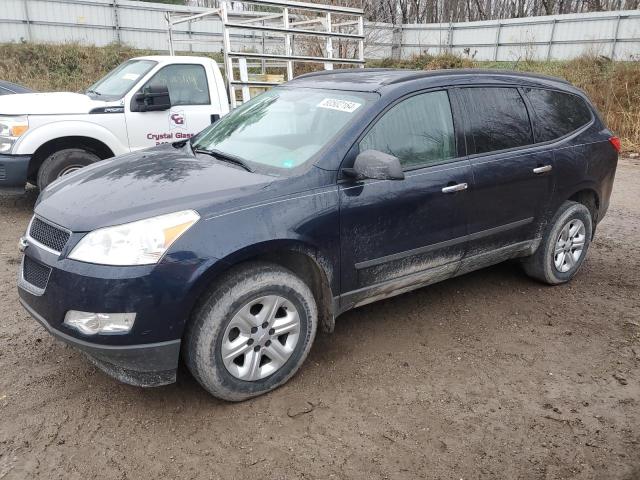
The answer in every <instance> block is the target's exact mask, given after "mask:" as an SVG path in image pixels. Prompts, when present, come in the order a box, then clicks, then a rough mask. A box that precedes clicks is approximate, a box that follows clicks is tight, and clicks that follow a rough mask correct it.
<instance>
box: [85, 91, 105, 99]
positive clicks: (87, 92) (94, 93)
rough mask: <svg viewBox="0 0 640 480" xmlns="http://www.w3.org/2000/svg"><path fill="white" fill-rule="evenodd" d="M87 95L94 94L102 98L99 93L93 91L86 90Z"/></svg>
mask: <svg viewBox="0 0 640 480" xmlns="http://www.w3.org/2000/svg"><path fill="white" fill-rule="evenodd" d="M87 93H94V94H96V95H97V96H99V97H101V96H102V94H101V93H100V92H96V91H95V90H87Z"/></svg>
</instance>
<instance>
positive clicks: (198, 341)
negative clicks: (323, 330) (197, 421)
mask: <svg viewBox="0 0 640 480" xmlns="http://www.w3.org/2000/svg"><path fill="white" fill-rule="evenodd" d="M317 323H318V312H317V306H316V303H315V299H314V297H313V294H312V293H311V290H310V289H309V287H308V286H307V285H306V284H305V283H304V282H303V281H302V280H301V279H300V278H298V277H297V276H296V275H295V274H293V272H291V271H289V270H287V269H285V268H282V267H280V266H278V265H274V264H269V263H262V262H260V263H252V264H248V265H245V266H242V267H240V268H238V269H235V270H233V271H231V272H230V273H228V274H226V275H225V276H224V278H222V279H221V281H220V283H218V284H217V285H216V286H215V287H214V288H213V289H212V290H211V291H210V292H209V294H208V295H207V296H206V297H205V300H204V301H203V302H202V303H201V304H200V305H199V306H198V307H197V308H196V310H195V312H194V314H193V317H192V318H191V322H190V324H189V326H188V329H187V333H186V342H185V352H184V356H185V360H186V364H187V366H188V368H189V370H190V371H191V373H192V374H193V376H194V377H195V378H196V380H198V382H199V383H200V384H201V385H202V386H203V387H204V388H205V389H206V390H207V391H209V393H211V394H212V395H213V396H215V397H218V398H221V399H223V400H229V401H234V402H235V401H242V400H246V399H248V398H251V397H255V396H257V395H261V394H263V393H266V392H269V391H271V390H274V389H276V388H278V387H279V386H281V385H282V384H284V383H285V382H287V381H288V380H289V379H290V378H291V377H292V376H293V375H294V374H295V373H296V371H297V370H298V369H299V368H300V366H301V365H302V363H303V362H304V360H305V358H306V357H307V355H308V353H309V350H310V349H311V345H312V343H313V340H314V338H315V335H316V329H317Z"/></svg>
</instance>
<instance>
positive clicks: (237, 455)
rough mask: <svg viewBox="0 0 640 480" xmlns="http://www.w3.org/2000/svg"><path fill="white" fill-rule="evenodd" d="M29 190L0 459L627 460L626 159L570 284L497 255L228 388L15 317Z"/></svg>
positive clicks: (501, 470) (220, 465)
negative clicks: (545, 279)
mask: <svg viewBox="0 0 640 480" xmlns="http://www.w3.org/2000/svg"><path fill="white" fill-rule="evenodd" d="M34 200H35V196H34V195H33V194H32V195H29V196H27V197H25V198H21V199H18V200H16V199H7V198H4V199H0V479H29V478H46V479H58V478H60V479H65V480H66V479H91V478H101V479H102V478H104V479H144V478H152V479H173V478H181V479H192V478H204V479H207V478H211V479H225V480H226V479H236V478H237V479H245V478H258V479H259V478H269V479H279V478H307V479H315V478H317V479H325V478H337V479H340V478H363V479H368V480H371V479H378V478H392V479H409V478H429V479H454V480H458V479H464V480H468V479H559V478H563V479H564V478H571V479H603V480H615V479H624V480H637V479H640V370H639V368H638V367H639V366H640V160H637V159H636V160H622V161H621V162H620V165H619V168H618V174H617V179H616V184H615V188H614V194H613V199H612V204H611V208H610V211H609V214H608V216H607V217H606V218H605V220H604V221H603V223H601V224H600V226H599V228H598V232H597V235H596V241H595V243H593V244H592V246H591V250H590V252H589V256H588V258H587V260H586V263H585V265H584V267H583V270H582V271H581V272H580V274H579V275H578V277H577V278H576V279H575V280H574V281H573V282H571V283H570V284H568V285H563V286H559V287H546V286H543V285H541V284H539V283H536V282H534V281H532V280H530V279H528V278H527V277H525V276H524V275H523V274H522V273H521V271H520V269H519V267H518V266H517V265H516V264H514V263H509V264H503V265H499V266H496V267H493V268H490V269H486V270H483V271H479V272H475V273H472V274H469V275H466V276H463V277H460V278H456V279H453V280H449V281H446V282H444V283H441V284H438V285H434V286H431V287H428V288H424V289H421V290H419V291H416V292H413V293H409V294H406V295H402V296H400V297H396V298H393V299H390V300H386V301H383V302H380V303H376V304H373V305H369V306H366V307H362V308H360V309H357V310H354V311H351V312H349V313H346V314H345V315H343V316H342V317H340V318H339V319H338V322H337V326H336V331H335V333H334V334H332V335H326V334H321V335H319V337H318V338H317V340H316V343H315V346H314V347H313V350H312V352H311V355H310V357H309V359H308V360H307V362H306V365H305V366H303V368H302V369H301V371H300V372H299V373H298V375H297V376H295V377H294V378H293V379H292V380H291V381H290V382H289V383H288V384H287V385H285V386H284V387H283V388H281V389H279V390H277V391H276V392H273V393H271V394H269V395H266V396H263V397H261V398H257V399H254V400H250V401H247V402H244V403H241V404H229V403H224V402H220V401H217V400H215V399H213V398H211V397H210V396H208V395H207V394H206V393H205V392H204V390H202V389H201V388H200V387H199V386H198V384H197V383H196V382H195V381H194V380H193V379H192V378H191V377H190V376H189V375H188V374H187V373H186V372H183V373H182V374H181V375H179V380H178V383H177V384H175V385H172V386H168V387H162V388H156V389H146V390H144V389H138V388H134V387H130V386H126V385H122V384H120V383H118V382H116V381H115V380H112V379H110V378H109V377H107V376H105V375H104V374H102V373H101V372H100V371H98V370H96V368H95V367H93V366H92V365H91V364H90V363H89V362H88V361H87V360H86V359H85V358H84V357H83V356H82V355H81V354H80V353H78V352H76V351H74V350H73V349H71V348H68V347H65V346H64V345H62V344H61V343H58V342H56V341H54V340H53V339H52V338H51V337H50V336H49V335H48V334H47V333H46V332H45V331H44V330H43V329H42V328H41V327H40V326H39V325H38V324H37V323H36V322H35V321H34V320H32V319H31V318H30V317H29V316H28V315H27V314H26V313H25V312H24V311H23V310H22V308H21V307H20V305H19V304H18V296H17V293H16V287H15V275H16V270H17V268H18V264H19V258H20V257H19V253H18V249H17V240H18V237H19V236H20V235H21V234H22V232H23V231H24V230H25V228H26V225H27V222H28V220H29V217H30V216H31V210H32V207H33V202H34Z"/></svg>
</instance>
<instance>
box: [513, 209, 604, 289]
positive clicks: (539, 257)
mask: <svg viewBox="0 0 640 480" xmlns="http://www.w3.org/2000/svg"><path fill="white" fill-rule="evenodd" d="M592 233H593V220H592V218H591V213H590V212H589V209H588V208H587V207H585V206H584V205H582V204H581V203H577V202H572V201H566V202H564V203H563V204H562V205H561V206H560V208H559V209H558V211H557V212H556V214H555V215H554V216H553V218H552V219H551V221H550V222H549V224H548V225H547V227H546V229H545V232H544V234H543V236H542V241H541V243H540V245H539V246H538V249H537V250H536V252H535V253H534V254H533V255H532V256H530V257H527V258H526V259H524V260H523V262H522V264H523V267H524V271H525V272H526V274H527V275H529V276H530V277H532V278H535V279H537V280H540V281H541V282H544V283H547V284H549V285H558V284H560V283H565V282H568V281H569V280H571V279H572V278H573V277H574V276H575V275H576V273H578V270H579V269H580V267H581V266H582V263H583V262H584V259H585V257H586V256H587V250H588V249H589V245H590V244H591V236H592Z"/></svg>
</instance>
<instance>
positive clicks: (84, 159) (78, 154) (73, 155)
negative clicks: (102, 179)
mask: <svg viewBox="0 0 640 480" xmlns="http://www.w3.org/2000/svg"><path fill="white" fill-rule="evenodd" d="M98 161H100V157H98V156H97V155H95V154H93V153H91V152H87V151H86V150H82V149H80V148H65V149H64V150H59V151H57V152H54V153H52V154H51V155H49V156H48V157H47V158H46V159H45V161H44V162H43V163H42V166H41V167H40V170H39V171H38V187H39V188H40V190H44V189H45V188H47V185H49V184H50V183H51V182H53V181H54V180H56V179H58V178H60V177H62V176H64V175H68V174H70V173H72V172H75V171H76V170H79V169H81V168H82V167H86V166H87V165H91V164H92V163H95V162H98Z"/></svg>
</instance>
